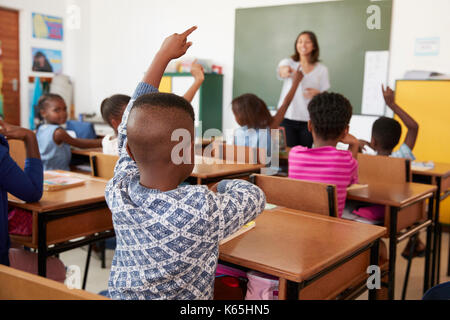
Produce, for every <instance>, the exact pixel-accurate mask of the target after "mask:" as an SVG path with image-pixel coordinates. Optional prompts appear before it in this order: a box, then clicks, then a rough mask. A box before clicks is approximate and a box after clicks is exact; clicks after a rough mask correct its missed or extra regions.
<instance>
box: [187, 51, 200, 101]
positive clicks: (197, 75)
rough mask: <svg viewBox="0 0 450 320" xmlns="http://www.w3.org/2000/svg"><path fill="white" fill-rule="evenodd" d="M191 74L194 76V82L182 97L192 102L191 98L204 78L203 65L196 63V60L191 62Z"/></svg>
mask: <svg viewBox="0 0 450 320" xmlns="http://www.w3.org/2000/svg"><path fill="white" fill-rule="evenodd" d="M191 74H192V76H193V77H194V83H193V84H192V85H191V87H190V88H189V89H188V91H186V93H185V94H184V96H183V98H185V99H186V100H187V101H189V102H192V99H194V96H195V94H196V93H197V91H198V89H200V86H201V85H202V83H203V80H205V73H204V71H203V67H202V65H201V64H199V63H197V60H195V61H194V62H193V63H192V66H191Z"/></svg>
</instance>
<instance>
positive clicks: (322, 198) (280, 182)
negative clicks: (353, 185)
mask: <svg viewBox="0 0 450 320" xmlns="http://www.w3.org/2000/svg"><path fill="white" fill-rule="evenodd" d="M250 181H251V182H252V183H254V184H256V185H257V186H258V187H260V188H261V189H262V190H263V191H264V193H265V195H266V202H267V203H271V204H275V205H278V206H283V207H287V208H291V209H296V210H303V211H308V212H313V213H318V214H323V215H327V216H332V217H337V212H338V208H337V195H336V186H335V185H330V184H325V183H318V182H310V181H303V180H297V179H290V178H283V177H277V176H266V175H261V174H253V175H251V176H250Z"/></svg>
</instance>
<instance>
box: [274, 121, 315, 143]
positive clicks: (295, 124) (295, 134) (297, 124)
mask: <svg viewBox="0 0 450 320" xmlns="http://www.w3.org/2000/svg"><path fill="white" fill-rule="evenodd" d="M281 126H282V127H284V129H285V130H286V144H287V146H288V147H295V146H298V145H300V146H304V147H308V148H311V147H312V144H313V138H312V134H311V132H309V131H308V122H306V121H295V120H290V119H286V118H284V119H283V122H281Z"/></svg>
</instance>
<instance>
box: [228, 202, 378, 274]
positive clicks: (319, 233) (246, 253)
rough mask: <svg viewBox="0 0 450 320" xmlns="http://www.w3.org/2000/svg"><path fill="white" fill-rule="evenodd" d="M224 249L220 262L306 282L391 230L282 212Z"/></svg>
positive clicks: (260, 220)
mask: <svg viewBox="0 0 450 320" xmlns="http://www.w3.org/2000/svg"><path fill="white" fill-rule="evenodd" d="M255 222H256V225H255V227H254V228H253V229H251V230H249V231H247V232H245V233H244V234H241V235H240V236H238V237H236V238H234V239H232V240H230V241H229V242H226V243H225V244H223V245H221V246H220V259H222V260H223V261H228V262H231V263H235V264H239V265H241V266H244V267H247V268H250V269H253V270H257V271H261V272H265V273H269V274H271V275H274V276H278V277H281V278H284V279H287V280H291V281H296V282H301V281H304V280H307V279H309V278H310V277H312V276H313V275H315V274H317V273H318V272H320V271H322V270H324V269H325V268H327V267H329V266H331V265H333V264H334V263H336V262H338V261H340V260H341V259H343V258H345V257H347V256H349V255H351V254H352V253H354V252H356V251H357V250H358V249H361V248H363V247H364V246H366V245H368V244H370V243H371V242H373V241H374V240H376V239H378V238H380V237H382V236H383V235H384V234H385V233H386V228H384V227H379V226H374V225H368V224H363V223H359V222H354V221H348V220H344V219H339V218H332V217H328V216H323V215H318V214H313V213H308V212H303V211H299V210H293V209H287V208H282V207H277V208H274V209H271V210H266V211H264V212H263V213H262V214H261V215H260V216H258V217H257V218H256V219H255Z"/></svg>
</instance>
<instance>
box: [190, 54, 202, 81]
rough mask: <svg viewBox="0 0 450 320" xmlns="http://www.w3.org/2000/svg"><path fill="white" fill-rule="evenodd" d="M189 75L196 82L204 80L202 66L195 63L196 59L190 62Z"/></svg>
mask: <svg viewBox="0 0 450 320" xmlns="http://www.w3.org/2000/svg"><path fill="white" fill-rule="evenodd" d="M191 74H192V76H193V77H194V79H195V80H196V81H202V82H203V80H204V79H205V73H204V71H203V66H202V65H201V64H200V63H197V59H195V60H194V62H192V66H191Z"/></svg>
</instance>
